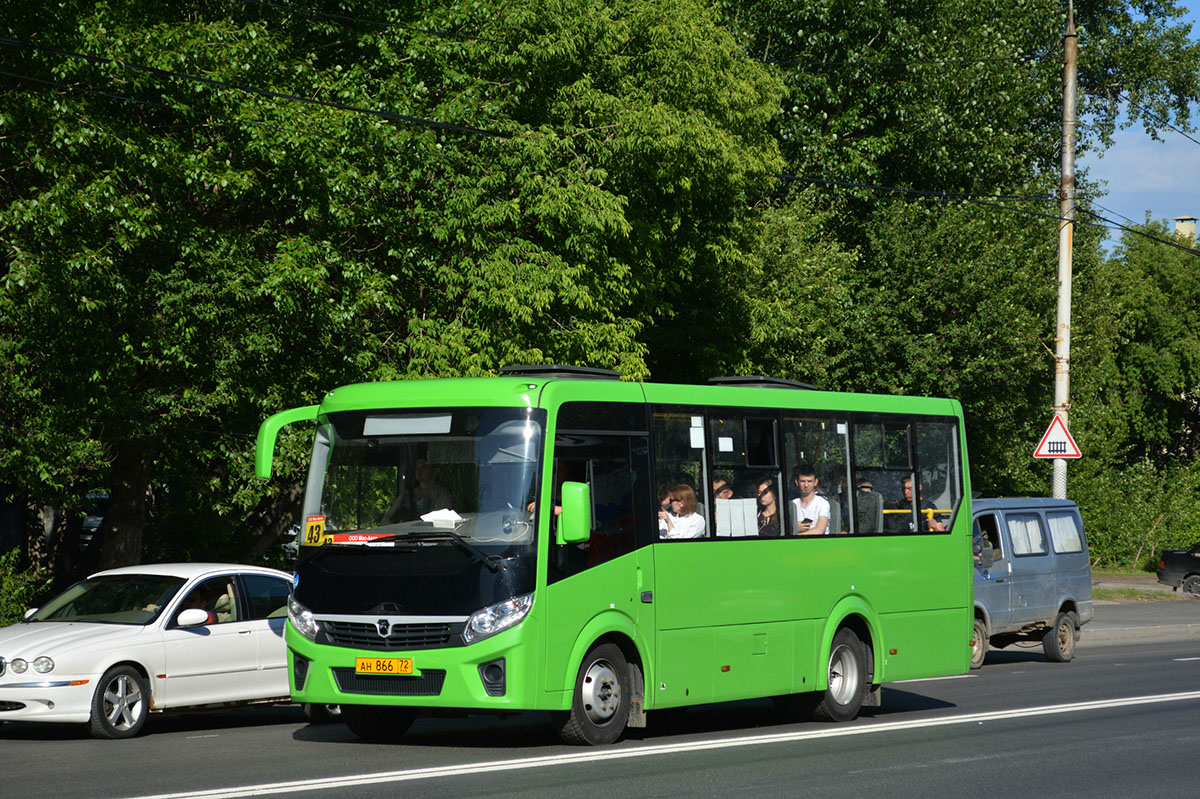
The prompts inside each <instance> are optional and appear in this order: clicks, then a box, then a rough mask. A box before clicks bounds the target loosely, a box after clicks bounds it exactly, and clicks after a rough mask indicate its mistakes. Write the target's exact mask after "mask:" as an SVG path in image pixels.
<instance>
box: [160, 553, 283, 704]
mask: <svg viewBox="0 0 1200 799" xmlns="http://www.w3.org/2000/svg"><path fill="white" fill-rule="evenodd" d="M181 593H182V595H183V599H182V600H181V601H180V602H179V603H178V604H177V605H176V606H175V607H174V608H172V609H171V612H170V616H169V621H168V622H167V627H166V629H165V630H164V632H163V643H164V645H165V646H164V649H165V653H166V658H165V659H166V677H165V680H164V682H165V686H166V695H167V697H168V702H169V705H170V706H171V707H186V706H191V705H206V704H213V703H218V702H233V701H239V700H245V699H253V698H255V697H257V696H259V695H260V691H261V689H260V687H259V685H258V641H257V640H256V639H255V635H254V627H253V626H252V624H251V621H250V620H249V619H247V618H246V614H245V612H244V611H243V610H242V607H243V605H242V601H241V597H240V596H239V594H240V589H239V587H238V581H237V579H236V577H235V576H234V575H232V574H229V575H223V576H220V577H210V578H207V579H205V580H202V581H199V582H198V583H196V584H195V585H193V586H191V587H190V589H189V590H187V591H185V592H181ZM193 599H199V600H202V602H203V608H204V609H205V610H207V611H209V618H210V620H209V621H208V622H207V623H205V624H199V625H196V626H194V627H180V626H179V624H178V618H179V614H180V612H181V611H182V610H184V609H185V606H186V605H188V604H189V602H190V600H193ZM285 693H286V692H285Z"/></svg>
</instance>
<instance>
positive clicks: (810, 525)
mask: <svg viewBox="0 0 1200 799" xmlns="http://www.w3.org/2000/svg"><path fill="white" fill-rule="evenodd" d="M792 482H793V483H795V484H796V488H797V489H798V490H799V492H800V496H798V497H797V498H796V499H793V500H792V507H794V508H795V509H796V534H797V535H825V534H827V533H831V532H833V531H832V530H830V529H829V500H827V499H826V498H825V497H823V496H821V495H819V494H818V493H817V483H818V482H819V481H818V480H817V473H816V471H815V470H814V469H813V468H812V467H811V466H807V465H804V466H797V467H796V470H795V473H794V476H793V479H792Z"/></svg>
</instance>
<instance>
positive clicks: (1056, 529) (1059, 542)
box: [1046, 513, 1083, 555]
mask: <svg viewBox="0 0 1200 799" xmlns="http://www.w3.org/2000/svg"><path fill="white" fill-rule="evenodd" d="M1046 519H1047V521H1049V522H1050V541H1051V542H1052V543H1053V544H1054V551H1055V552H1057V553H1059V554H1060V555H1061V554H1064V553H1067V552H1082V551H1083V536H1081V535H1080V534H1079V522H1077V521H1076V520H1075V514H1073V513H1049V514H1047V515H1046Z"/></svg>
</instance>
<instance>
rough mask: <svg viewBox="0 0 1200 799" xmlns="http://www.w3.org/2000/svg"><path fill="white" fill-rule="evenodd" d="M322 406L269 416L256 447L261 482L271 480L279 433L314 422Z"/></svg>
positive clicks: (255, 453)
mask: <svg viewBox="0 0 1200 799" xmlns="http://www.w3.org/2000/svg"><path fill="white" fill-rule="evenodd" d="M320 409H321V406H320V405H305V406H304V407H303V408H292V409H291V410H290V411H280V412H279V413H276V414H273V415H271V416H268V417H267V419H266V421H264V422H263V423H262V424H261V425H259V428H258V441H257V442H256V443H255V446H254V473H255V474H256V475H257V476H258V478H259V479H260V480H269V479H270V478H271V464H272V463H273V462H274V460H275V439H276V438H278V437H279V431H280V430H281V429H283V428H284V427H287V426H288V425H289V424H292V423H293V422H314V421H316V419H317V411H319V410H320Z"/></svg>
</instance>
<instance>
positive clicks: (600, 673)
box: [554, 644, 630, 746]
mask: <svg viewBox="0 0 1200 799" xmlns="http://www.w3.org/2000/svg"><path fill="white" fill-rule="evenodd" d="M629 687H630V682H629V664H627V663H626V662H625V655H624V654H623V653H622V652H621V648H620V647H618V646H617V645H616V644H600V645H599V646H594V647H592V648H591V649H590V650H589V651H588V653H587V655H586V656H585V657H584V658H583V663H582V664H581V665H580V666H579V675H578V676H577V677H576V678H575V690H574V692H573V694H572V698H571V709H570V710H566V711H558V712H556V713H555V714H554V727H555V729H556V730H557V731H558V735H559V737H560V738H562V740H563V742H564V743H568V744H572V745H577V746H598V745H600V744H610V743H613V742H614V741H616V740H617V739H618V738H620V737H621V733H622V732H624V731H625V723H626V722H627V721H628V720H629V700H630V697H629V693H628V690H629Z"/></svg>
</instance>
